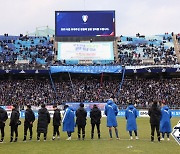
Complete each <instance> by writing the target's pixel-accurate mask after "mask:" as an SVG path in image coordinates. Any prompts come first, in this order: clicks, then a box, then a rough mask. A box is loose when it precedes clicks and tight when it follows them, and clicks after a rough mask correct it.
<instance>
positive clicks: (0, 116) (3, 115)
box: [0, 107, 8, 128]
mask: <svg viewBox="0 0 180 154" xmlns="http://www.w3.org/2000/svg"><path fill="white" fill-rule="evenodd" d="M7 119H8V115H7V112H6V110H4V109H3V108H1V107H0V128H1V127H4V126H5V122H6V120H7Z"/></svg>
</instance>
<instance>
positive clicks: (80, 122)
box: [76, 103, 87, 140]
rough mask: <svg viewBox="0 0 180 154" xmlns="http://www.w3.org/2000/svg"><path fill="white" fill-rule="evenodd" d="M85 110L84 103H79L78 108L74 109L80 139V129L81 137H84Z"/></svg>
mask: <svg viewBox="0 0 180 154" xmlns="http://www.w3.org/2000/svg"><path fill="white" fill-rule="evenodd" d="M86 117H87V112H86V110H85V109H84V104H83V103H80V107H79V109H78V110H77V111H76V124H77V126H78V139H79V140H80V139H81V129H82V139H83V140H84V138H85V126H86Z"/></svg>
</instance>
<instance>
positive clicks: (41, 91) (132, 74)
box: [0, 0, 180, 154]
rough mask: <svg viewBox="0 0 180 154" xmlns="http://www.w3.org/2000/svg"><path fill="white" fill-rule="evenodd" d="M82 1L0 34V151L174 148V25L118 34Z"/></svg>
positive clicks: (177, 58) (177, 120)
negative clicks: (30, 29) (43, 21)
mask: <svg viewBox="0 0 180 154" xmlns="http://www.w3.org/2000/svg"><path fill="white" fill-rule="evenodd" d="M83 4H84V10H77V9H75V10H74V9H72V10H71V9H69V10H68V9H67V10H61V9H59V10H54V11H53V16H54V18H53V22H54V23H55V26H54V28H50V27H49V26H44V27H38V28H36V31H35V32H34V33H26V34H24V33H23V32H22V33H20V34H19V35H14V34H10V33H8V31H5V32H4V33H3V34H0V130H1V131H0V139H1V140H0V153H1V154H2V153H7V154H9V153H15V154H16V153H17V154H19V153H30V154H41V153H65V154H71V153H78V154H80V153H87V154H89V153H97V154H98V153H105V154H106V153H107V154H113V153H148V154H149V153H154V154H156V153H157V154H160V153H170V152H173V153H179V151H180V147H179V145H180V102H179V97H180V33H177V32H174V31H171V32H164V33H157V34H152V35H146V34H141V33H140V32H136V33H135V34H134V35H119V34H117V33H116V31H117V22H119V20H118V19H116V17H117V16H118V15H117V13H116V12H117V11H116V10H115V9H111V8H110V9H91V10H90V9H87V7H86V9H85V0H84V3H83ZM49 7H50V6H49ZM51 13H52V12H51ZM34 18H35V17H34ZM147 31H148V30H147Z"/></svg>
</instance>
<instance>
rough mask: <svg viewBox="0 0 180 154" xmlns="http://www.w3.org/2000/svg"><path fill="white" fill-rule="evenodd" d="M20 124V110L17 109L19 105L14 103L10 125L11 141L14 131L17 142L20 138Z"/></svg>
mask: <svg viewBox="0 0 180 154" xmlns="http://www.w3.org/2000/svg"><path fill="white" fill-rule="evenodd" d="M18 125H19V111H18V109H17V105H16V104H14V105H13V108H12V113H11V118H10V124H9V126H11V139H10V142H12V141H13V136H14V133H15V140H14V142H17V139H18Z"/></svg>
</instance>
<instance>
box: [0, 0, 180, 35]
mask: <svg viewBox="0 0 180 154" xmlns="http://www.w3.org/2000/svg"><path fill="white" fill-rule="evenodd" d="M0 4H1V5H0V34H4V33H9V34H12V35H18V34H20V33H24V34H25V33H26V32H27V31H28V32H33V31H35V28H36V27H41V26H47V25H48V26H49V27H51V28H53V29H54V23H55V21H54V11H55V10H57V11H58V10H64V11H65V10H115V11H116V35H117V36H119V35H121V34H122V35H135V34H136V33H138V32H139V33H140V34H144V35H154V34H162V33H165V32H170V33H171V32H172V31H173V32H175V33H180V0H0Z"/></svg>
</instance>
